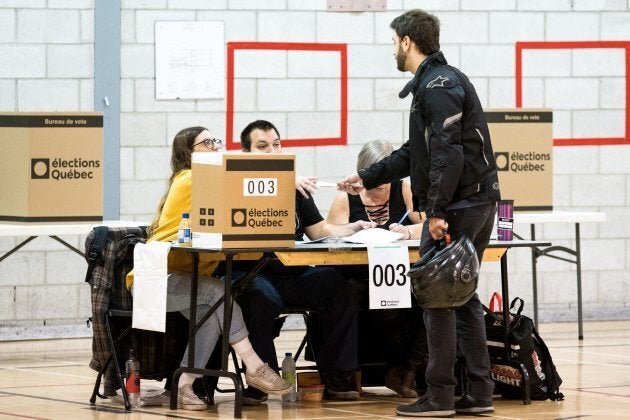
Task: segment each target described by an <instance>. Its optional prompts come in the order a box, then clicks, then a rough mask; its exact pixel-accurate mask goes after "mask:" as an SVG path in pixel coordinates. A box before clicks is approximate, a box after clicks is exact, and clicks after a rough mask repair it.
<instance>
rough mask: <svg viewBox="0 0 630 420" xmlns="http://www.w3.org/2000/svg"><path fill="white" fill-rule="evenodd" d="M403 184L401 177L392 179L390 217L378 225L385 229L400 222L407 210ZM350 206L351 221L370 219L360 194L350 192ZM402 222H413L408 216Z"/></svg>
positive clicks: (404, 223)
mask: <svg viewBox="0 0 630 420" xmlns="http://www.w3.org/2000/svg"><path fill="white" fill-rule="evenodd" d="M402 185H403V183H402V180H400V179H398V180H395V181H392V183H391V184H390V189H389V201H388V204H389V219H388V220H387V221H386V222H385V223H383V224H382V225H379V226H378V227H380V228H383V229H389V225H391V224H392V223H398V221H399V220H400V218H401V217H403V215H404V214H405V212H406V211H407V206H406V205H405V198H404V197H403V193H402ZM385 206H386V205H385ZM385 206H384V207H385ZM370 207H372V206H370ZM348 208H349V210H350V214H349V215H348V217H349V220H348V221H349V222H350V223H352V222H356V221H358V220H365V221H370V218H369V217H368V214H367V211H366V209H365V204H363V201H361V196H360V195H358V194H357V195H352V194H348ZM402 224H403V225H410V224H412V223H411V220H409V217H406V218H405V220H404V221H403V222H402Z"/></svg>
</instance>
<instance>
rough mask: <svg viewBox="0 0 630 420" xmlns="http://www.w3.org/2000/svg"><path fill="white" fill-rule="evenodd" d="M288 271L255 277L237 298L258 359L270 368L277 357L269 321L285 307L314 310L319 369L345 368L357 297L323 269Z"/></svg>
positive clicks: (353, 339) (352, 344)
mask: <svg viewBox="0 0 630 420" xmlns="http://www.w3.org/2000/svg"><path fill="white" fill-rule="evenodd" d="M285 271H288V272H289V273H288V274H281V273H274V274H273V275H270V274H262V275H258V276H256V277H255V278H254V279H253V281H252V282H251V284H250V285H249V286H248V287H247V289H246V290H245V292H244V293H243V294H242V295H240V296H239V297H237V301H238V303H239V305H240V306H241V309H242V311H243V317H244V319H245V325H247V329H248V330H249V339H250V341H251V342H252V346H253V348H254V350H255V351H256V353H258V355H259V356H260V358H261V359H262V360H263V361H264V362H266V363H268V364H269V366H271V367H272V368H274V369H275V370H276V371H277V370H278V361H277V355H276V348H275V346H274V342H273V340H274V338H275V336H276V335H277V333H276V332H275V331H274V323H275V321H276V318H277V317H278V315H280V314H281V313H282V312H283V311H284V310H286V309H287V308H292V307H297V308H304V309H308V310H312V311H316V312H317V314H318V318H319V324H320V331H318V332H317V334H319V337H314V338H315V340H314V341H316V342H318V343H320V348H319V349H317V359H318V360H317V363H318V368H319V370H320V371H322V372H325V371H330V370H333V369H337V370H340V371H344V372H347V371H351V370H353V369H355V368H356V367H357V364H358V360H357V328H358V325H357V322H358V321H357V320H358V298H357V296H356V293H355V291H354V289H353V288H352V287H351V286H350V284H349V283H348V281H347V280H346V279H345V278H344V277H343V276H342V275H341V274H340V273H339V272H338V271H337V270H335V269H333V268H329V267H304V268H301V269H300V270H299V272H296V271H295V270H285Z"/></svg>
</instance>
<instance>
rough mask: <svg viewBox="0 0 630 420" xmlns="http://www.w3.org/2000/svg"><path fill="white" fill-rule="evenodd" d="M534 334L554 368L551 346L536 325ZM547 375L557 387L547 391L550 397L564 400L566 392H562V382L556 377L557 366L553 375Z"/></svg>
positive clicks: (555, 399)
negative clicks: (544, 339)
mask: <svg viewBox="0 0 630 420" xmlns="http://www.w3.org/2000/svg"><path fill="white" fill-rule="evenodd" d="M532 334H533V335H534V338H535V339H536V344H538V346H540V348H541V350H542V351H543V352H545V357H546V358H547V360H548V361H549V365H550V366H551V367H552V368H554V364H553V360H552V359H551V353H550V352H549V348H548V347H547V344H545V342H544V341H543V339H542V338H540V335H538V331H536V327H533V326H532ZM547 376H551V378H549V381H550V382H552V383H553V385H554V388H555V389H554V390H553V391H551V392H547V394H548V396H549V399H550V400H552V401H562V400H564V394H563V393H562V392H560V384H559V383H558V379H557V377H556V372H555V368H554V371H553V372H552V374H551V375H547Z"/></svg>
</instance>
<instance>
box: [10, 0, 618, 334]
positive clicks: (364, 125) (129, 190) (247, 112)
mask: <svg viewBox="0 0 630 420" xmlns="http://www.w3.org/2000/svg"><path fill="white" fill-rule="evenodd" d="M387 4H388V7H387V9H388V10H387V11H386V12H356V13H336V12H328V11H327V10H326V1H325V0H308V1H305V0H259V1H251V0H247V1H245V0H213V1H199V0H122V10H121V15H122V16H121V19H122V27H121V31H122V45H121V78H122V80H121V92H120V94H121V112H122V114H121V133H120V142H121V148H120V158H121V186H120V197H121V208H120V213H121V218H123V219H129V218H134V219H137V220H150V219H151V216H152V214H153V211H154V208H155V205H156V203H157V201H158V199H159V197H160V196H161V195H162V194H163V192H164V188H165V186H166V182H165V179H166V178H167V177H168V175H169V156H170V144H171V141H172V138H173V136H174V134H175V133H176V132H177V131H178V130H180V129H181V128H183V127H186V126H190V125H199V124H200V125H205V126H207V127H209V128H210V129H211V131H212V132H213V133H214V134H215V135H216V136H217V137H221V138H223V137H224V135H225V132H226V126H225V109H226V103H225V100H224V99H218V100H179V101H175V100H173V101H157V100H155V93H154V92H155V68H154V22H155V21H159V20H190V21H195V20H198V21H216V20H220V21H223V22H225V40H226V42H230V41H259V42H265V41H273V42H322V43H346V44H348V77H349V79H348V93H349V97H348V145H347V146H324V147H302V148H290V149H288V150H289V151H291V152H295V153H296V154H297V155H298V171H299V173H301V174H303V175H308V174H315V175H317V176H319V177H320V178H321V179H322V180H325V181H336V180H338V179H339V178H341V177H343V176H345V175H347V174H348V173H350V172H351V171H352V170H353V169H354V165H355V159H356V155H357V152H358V151H359V149H360V147H361V146H362V144H363V143H364V142H366V141H367V140H370V139H375V138H385V139H389V140H391V141H392V142H393V143H395V144H400V143H401V142H403V141H404V140H405V139H406V138H407V131H408V130H407V117H408V112H407V109H408V107H409V98H408V99H406V100H400V99H398V96H397V94H398V91H399V90H400V89H401V88H402V86H403V85H404V84H405V82H406V81H407V80H408V79H409V77H410V75H409V74H401V73H400V72H398V71H397V70H396V67H395V62H394V60H393V57H392V53H393V47H392V41H391V30H390V29H389V23H390V21H391V20H392V19H393V18H394V17H395V16H397V15H399V14H400V13H402V12H403V11H404V10H408V9H412V8H415V7H421V8H424V9H426V10H429V11H431V12H433V13H435V14H437V15H438V17H439V18H440V20H441V22H442V39H441V44H442V49H443V51H444V52H445V54H446V56H447V59H448V60H449V61H450V63H451V64H453V65H456V66H458V67H460V68H461V69H462V70H463V71H464V72H466V73H467V74H468V75H469V76H470V77H471V79H472V80H473V82H474V83H475V85H476V88H477V90H478V93H479V96H480V98H481V100H482V103H483V105H484V106H485V107H494V108H497V107H512V106H514V105H515V81H514V73H515V64H514V63H515V47H514V44H515V42H517V41H581V40H586V41H599V40H630V5H629V2H628V0H607V1H593V0H553V1H550V0H439V1H438V0H425V1H420V0H389V1H388V2H387ZM93 9H94V1H93V0H72V1H71V0H0V57H2V59H1V60H0V111H91V110H93V103H94V97H93V86H94V83H93V78H94V64H93V63H94V60H93V51H94V45H93V43H94V36H93V34H94V29H93V25H94V13H93ZM235 57H236V59H235V61H236V83H235V86H236V89H235V91H236V96H235V103H236V114H235V127H234V131H235V133H238V132H240V129H242V127H243V126H244V124H245V123H247V122H249V121H251V120H253V119H256V118H267V119H270V120H272V121H273V122H274V123H276V124H277V125H278V127H279V129H280V131H281V134H282V135H283V136H285V137H288V138H303V137H322V136H335V135H338V129H337V127H338V109H339V107H338V103H339V92H338V88H337V86H338V79H337V78H336V77H337V74H338V72H339V63H338V60H337V55H336V54H332V53H329V54H318V55H312V54H305V53H302V52H292V53H286V52H284V51H269V52H266V51H265V52H261V51H249V52H237V53H236V55H235ZM626 60H627V58H625V54H624V51H623V50H619V49H610V50H597V49H588V50H544V51H542V50H529V51H526V52H525V53H524V56H523V75H524V83H523V104H524V106H526V107H549V108H553V109H554V137H556V138H571V137H576V138H579V137H624V136H625V131H626V129H625V126H626V121H625V115H626V109H625V103H626V98H625V90H626V89H625V86H626V85H625V83H626V68H625V66H626V64H625V63H626ZM554 157H555V159H554V161H555V165H554V207H555V208H556V209H560V210H573V211H602V212H605V213H606V215H607V217H608V221H607V222H606V223H603V224H583V225H582V250H583V251H582V252H583V289H584V290H583V296H584V316H585V319H615V318H627V317H628V303H627V302H628V301H630V274H629V273H630V224H629V223H628V221H627V220H628V216H630V169H628V168H629V167H630V144H626V145H618V146H564V147H555V148H554ZM334 194H335V192H334V191H329V190H322V191H320V192H318V194H317V196H316V200H317V202H318V205H319V207H320V209H321V210H322V212H323V213H326V211H327V208H328V206H329V204H330V202H331V201H332V198H333V197H334ZM0 199H5V198H0ZM528 228H529V227H528V226H517V231H519V232H521V231H522V233H524V234H526V235H527V234H528V233H529V232H528ZM573 229H574V228H573V225H571V224H558V225H544V226H543V227H542V228H541V229H539V231H538V232H537V234H538V236H539V237H540V238H542V239H548V240H550V241H553V243H554V244H556V245H568V246H573V245H574V243H573V240H572V238H573V235H574V231H573ZM23 239H24V238H1V239H0V253H4V252H6V251H7V250H9V249H11V248H12V247H13V246H15V245H16V244H17V243H19V242H20V241H21V240H23ZM65 239H67V240H68V241H69V242H71V243H72V244H74V245H77V246H78V245H82V243H83V241H84V239H85V238H84V237H75V238H65ZM529 255H530V253H529V251H527V250H517V251H512V252H511V255H510V264H509V268H510V282H511V291H512V295H513V296H517V295H518V296H521V297H523V298H524V299H525V300H526V302H531V299H532V291H531V265H530V260H529ZM85 268H86V264H85V262H84V261H83V260H82V259H81V258H80V257H78V256H77V255H76V254H73V253H71V252H69V251H66V250H65V248H63V247H61V246H60V245H58V244H57V243H56V242H54V241H51V240H48V239H46V238H38V239H36V240H34V241H33V242H31V243H29V244H28V245H27V246H25V247H24V248H23V249H22V250H20V251H19V252H18V253H16V254H14V255H12V256H10V257H9V258H7V259H6V260H4V261H2V262H1V263H0V339H14V338H28V337H47V336H59V335H66V336H70V335H79V336H80V335H89V334H90V333H91V330H89V329H87V328H86V327H85V324H84V320H85V319H86V318H87V317H88V316H89V313H90V303H89V288H88V286H87V285H85V284H84V283H83V279H84V274H85ZM539 269H540V274H539V302H540V311H541V312H540V318H541V320H543V321H552V320H554V321H555V320H575V319H576V317H577V315H576V314H577V312H576V284H575V267H574V265H572V264H567V263H564V262H561V261H556V260H550V259H541V260H540V261H539ZM483 271H484V276H483V279H482V280H481V283H480V290H479V293H480V295H481V297H482V299H483V300H487V299H488V297H489V295H490V294H491V292H492V291H494V290H499V289H500V284H499V267H498V264H494V263H489V264H486V265H485V266H484V270H483ZM528 312H529V313H531V305H530V307H529V311H528Z"/></svg>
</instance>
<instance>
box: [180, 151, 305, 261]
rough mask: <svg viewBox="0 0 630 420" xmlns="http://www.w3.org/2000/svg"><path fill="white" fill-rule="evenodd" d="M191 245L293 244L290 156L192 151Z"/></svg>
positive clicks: (292, 162)
mask: <svg viewBox="0 0 630 420" xmlns="http://www.w3.org/2000/svg"><path fill="white" fill-rule="evenodd" d="M190 217H191V221H192V236H193V240H192V242H193V243H192V244H193V246H194V247H207V248H256V247H265V246H282V247H284V246H287V247H289V246H294V245H295V155H289V154H267V153H263V154H255V153H193V158H192V211H191V215H190Z"/></svg>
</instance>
